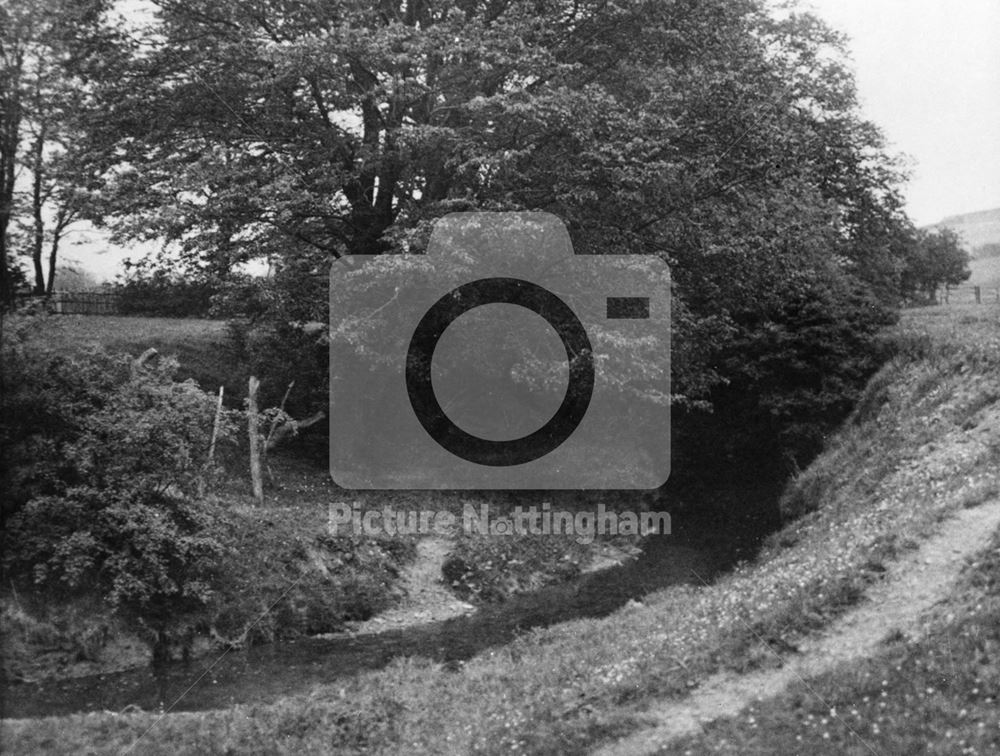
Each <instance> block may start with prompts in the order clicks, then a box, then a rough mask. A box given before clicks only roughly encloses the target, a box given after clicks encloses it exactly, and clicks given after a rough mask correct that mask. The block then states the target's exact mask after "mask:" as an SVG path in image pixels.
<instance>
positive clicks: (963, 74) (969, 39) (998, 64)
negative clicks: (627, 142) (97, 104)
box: [66, 0, 1000, 280]
mask: <svg viewBox="0 0 1000 756" xmlns="http://www.w3.org/2000/svg"><path fill="white" fill-rule="evenodd" d="M800 1H801V4H802V7H803V8H805V9H810V10H813V11H814V12H815V13H816V14H817V15H819V16H820V17H821V18H823V19H824V20H825V21H826V22H827V23H828V24H829V25H830V26H832V27H833V28H835V29H837V30H839V31H842V32H844V33H845V34H847V35H848V37H849V38H850V42H849V45H848V46H849V49H850V50H851V54H852V59H853V63H854V70H855V76H856V80H857V84H858V93H859V96H860V99H861V107H862V112H863V114H864V115H865V117H867V118H868V120H871V121H873V122H874V123H876V124H877V125H879V126H880V127H881V128H882V130H883V132H884V133H885V135H886V137H887V139H888V141H889V145H890V149H891V151H893V152H895V153H901V154H903V155H906V156H907V158H908V162H909V165H910V171H911V180H910V182H909V184H908V185H907V186H906V188H905V190H904V197H905V198H906V209H907V212H908V213H909V215H910V217H911V218H912V219H913V220H914V221H915V222H916V223H917V225H919V226H923V225H928V224H931V223H936V222H937V221H940V220H942V219H944V218H945V217H947V216H950V215H956V214H960V213H968V212H974V211H976V210H987V209H990V208H995V207H1000V0H800ZM73 240H74V241H77V242H80V243H79V244H78V245H77V246H75V247H71V248H70V249H67V250H66V257H67V258H76V259H77V260H78V261H79V263H80V265H81V267H83V268H85V269H87V270H89V271H91V272H93V273H94V274H96V275H97V276H98V277H99V278H102V279H108V280H110V279H112V278H114V276H115V275H116V274H117V273H118V272H120V263H121V260H122V259H123V258H124V257H125V256H126V254H127V252H125V251H122V250H115V249H108V247H107V245H106V243H104V241H103V239H101V237H100V235H97V234H95V233H94V232H92V231H79V232H78V233H77V234H76V235H75V236H74V238H73ZM97 250H102V252H101V253H98V252H97Z"/></svg>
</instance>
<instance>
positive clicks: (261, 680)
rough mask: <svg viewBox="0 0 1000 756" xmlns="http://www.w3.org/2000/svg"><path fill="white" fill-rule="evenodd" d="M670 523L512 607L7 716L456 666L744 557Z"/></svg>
mask: <svg viewBox="0 0 1000 756" xmlns="http://www.w3.org/2000/svg"><path fill="white" fill-rule="evenodd" d="M678 525H680V523H679V522H678V521H677V519H675V520H674V526H675V528H674V535H671V536H661V537H657V536H653V537H649V538H648V539H647V541H646V543H645V544H644V550H643V553H642V554H641V555H640V556H639V557H638V558H636V559H634V560H631V561H629V562H626V563H625V564H622V565H620V566H617V567H612V568H609V569H605V570H602V571H600V572H594V573H589V574H585V575H582V576H580V577H578V578H576V579H574V580H572V581H569V582H566V583H562V584H559V585H553V586H549V587H546V588H543V589H541V590H538V591H536V592H533V593H528V594H522V595H518V596H515V597H512V598H511V599H509V600H508V601H506V602H505V603H503V604H498V605H489V606H485V607H482V608H480V609H479V610H477V611H476V612H475V613H473V614H470V615H467V616H463V617H456V618H453V619H449V620H446V621H442V622H433V623H428V624H423V625H416V626H410V627H405V628H402V629H398V630H391V631H387V632H382V633H377V634H367V635H354V636H348V635H345V636H337V637H332V638H322V639H321V638H306V639H300V640H297V641H288V642H279V643H272V644H268V645H264V646H258V647H254V648H250V649H247V650H240V651H230V652H228V653H225V654H223V653H221V652H220V653H219V654H218V655H214V656H208V657H202V658H198V659H195V660H192V661H189V662H172V663H169V664H167V665H164V666H162V667H160V668H158V669H153V668H150V667H147V668H141V669H133V670H128V671H124V672H116V673H109V674H103V675H93V676H89V677H78V678H72V679H65V680H45V681H41V682H35V683H5V684H4V689H3V716H4V717H8V718H22V717H41V716H58V715H65V714H71V713H74V712H83V711H101V710H108V711H115V712H117V711H122V710H123V709H125V708H126V707H139V708H141V709H144V710H147V711H158V710H163V709H169V710H171V711H198V710H206V709H220V708H226V707H230V706H233V705H234V704H243V703H263V702H268V701H273V700H275V699H277V698H279V697H281V696H287V695H290V694H295V693H306V692H308V691H309V690H310V689H311V688H312V687H313V686H314V685H320V684H328V683H331V682H334V681H336V680H337V679H340V678H344V677H347V676H350V675H355V674H358V673H359V672H362V671H365V670H372V669H378V668H380V667H383V666H385V665H386V664H388V663H389V662H390V661H391V660H392V659H393V658H395V657H399V656H421V657H426V658H430V659H433V660H435V661H438V662H443V663H453V664H454V663H457V662H461V661H463V660H466V659H469V658H471V657H472V656H474V655H476V654H478V653H480V652H482V651H484V650H486V649H489V648H491V647H496V646H500V645H503V644H505V643H509V642H511V641H512V640H514V639H515V638H517V637H518V636H519V635H521V634H524V633H526V632H527V631H529V630H532V629H533V628H539V627H546V626H549V625H553V624H556V623H558V622H565V621H567V620H571V619H576V618H582V617H601V616H604V615H607V614H610V613H611V612H613V611H615V610H616V609H618V608H619V607H621V606H622V605H624V604H625V603H626V602H628V601H629V600H630V599H641V598H642V596H644V595H646V594H648V593H651V592H653V591H656V590H659V589H662V588H665V587H667V586H670V585H677V584H682V583H688V584H694V585H700V584H702V581H711V580H712V579H713V578H714V577H716V576H717V575H719V574H720V572H722V571H725V570H726V569H728V568H729V567H731V566H732V564H733V563H734V561H735V560H736V559H737V558H739V557H743V556H746V554H745V553H739V552H738V551H737V549H736V548H734V546H733V545H732V544H726V543H720V542H718V541H715V542H713V541H711V540H707V539H706V538H704V537H701V538H699V537H697V533H696V532H695V531H701V532H702V533H703V534H706V533H709V532H712V531H714V532H716V533H717V532H719V531H718V530H717V529H715V528H713V527H712V526H711V524H710V523H698V524H697V525H694V524H691V525H689V527H688V528H687V533H685V532H683V530H679V529H678V528H677V526H678Z"/></svg>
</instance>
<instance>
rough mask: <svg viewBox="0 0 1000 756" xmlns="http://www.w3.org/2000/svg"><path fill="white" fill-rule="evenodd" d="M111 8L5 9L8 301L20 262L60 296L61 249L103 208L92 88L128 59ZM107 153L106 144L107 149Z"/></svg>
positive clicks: (3, 160) (2, 87) (0, 18)
mask: <svg viewBox="0 0 1000 756" xmlns="http://www.w3.org/2000/svg"><path fill="white" fill-rule="evenodd" d="M111 5H112V4H111V3H110V2H107V0H83V1H80V0H41V1H37V0H29V1H25V0H11V2H8V3H5V4H4V6H3V8H0V261H2V263H3V265H2V266H0V300H2V301H3V302H4V303H6V302H8V301H9V299H10V297H11V296H12V294H13V291H14V285H15V284H16V283H17V282H16V280H15V279H13V278H11V277H10V276H9V273H10V270H9V267H8V266H9V265H10V260H9V258H12V257H13V256H14V255H24V256H26V257H29V258H30V260H31V263H32V268H33V291H34V293H35V294H46V293H51V292H52V291H53V290H54V284H55V279H56V274H57V270H58V268H57V261H58V254H59V249H60V244H61V242H62V240H63V237H64V236H65V234H66V233H67V231H68V229H69V227H70V226H71V225H72V224H73V223H75V222H76V221H78V220H81V219H82V218H83V215H84V212H85V210H86V208H88V207H89V206H90V205H91V204H92V203H93V202H94V201H95V192H96V190H97V188H98V177H99V175H100V173H101V172H102V170H103V169H104V167H106V162H105V158H107V157H108V153H107V152H106V151H105V150H103V149H102V146H101V145H99V144H98V143H97V142H94V141H90V140H87V139H85V138H84V131H85V129H86V126H85V122H86V121H87V120H88V119H90V118H93V117H99V116H98V113H97V106H96V104H95V102H94V100H93V98H92V95H93V94H94V86H93V82H94V80H95V78H99V77H100V76H113V75H114V74H113V73H111V72H112V71H113V70H115V68H116V66H117V65H118V64H119V63H120V62H121V61H122V60H123V54H124V52H125V48H124V47H123V45H122V37H121V36H120V35H119V34H118V33H117V32H114V31H113V30H112V26H111V25H109V23H108V19H107V13H108V11H109V9H110V7H111ZM103 146H106V145H103Z"/></svg>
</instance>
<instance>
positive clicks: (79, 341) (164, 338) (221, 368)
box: [44, 315, 246, 396]
mask: <svg viewBox="0 0 1000 756" xmlns="http://www.w3.org/2000/svg"><path fill="white" fill-rule="evenodd" d="M44 331H45V339H46V343H47V344H48V345H49V346H50V347H51V348H53V349H57V350H65V351H71V350H74V349H80V348H81V347H86V346H89V345H97V346H102V347H104V348H105V349H107V350H108V351H110V352H119V351H121V352H127V353H129V354H131V355H133V356H135V357H138V356H139V355H140V354H142V353H143V352H144V351H145V350H146V349H148V348H149V347H153V348H155V349H156V350H157V351H158V352H160V353H161V354H163V355H169V354H173V355H176V356H177V359H178V361H179V362H180V364H181V373H180V374H179V376H178V377H179V378H181V379H182V380H183V379H185V378H194V379H195V380H197V381H198V383H199V384H200V385H201V387H202V388H204V389H205V390H206V391H213V390H217V389H218V387H219V386H220V385H222V384H225V385H226V391H227V392H229V393H232V392H233V391H238V392H239V393H238V395H240V396H242V395H243V394H245V393H246V386H245V385H243V381H242V380H240V381H238V380H237V375H236V374H234V370H233V367H234V366H233V363H232V360H231V359H230V356H231V355H230V353H229V350H228V348H227V345H226V323H225V321H222V320H202V319H198V318H141V317H126V316H123V315H58V316H55V315H54V316H51V317H48V318H46V319H45V324H44ZM240 377H242V376H240Z"/></svg>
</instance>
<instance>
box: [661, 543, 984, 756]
mask: <svg viewBox="0 0 1000 756" xmlns="http://www.w3.org/2000/svg"><path fill="white" fill-rule="evenodd" d="M998 654H1000V534H998V535H997V536H995V537H994V539H993V542H992V544H991V546H990V548H989V549H988V550H987V551H986V552H985V553H983V554H982V555H981V556H980V558H979V559H977V560H976V561H974V562H973V563H972V564H971V565H969V567H968V569H967V570H966V573H965V575H964V578H963V580H962V584H961V585H960V586H959V588H958V590H957V592H956V594H955V595H954V596H953V597H952V598H951V599H950V600H949V602H948V603H947V605H945V606H943V607H941V608H940V609H939V610H938V612H937V614H936V616H935V618H934V619H933V621H932V622H931V626H930V628H929V630H928V632H927V634H926V635H925V636H924V637H922V638H921V639H920V640H917V641H913V640H911V639H909V638H907V637H905V636H902V635H901V634H896V635H895V636H893V637H890V639H889V642H888V644H887V647H886V648H885V649H884V650H883V652H882V653H880V654H879V655H878V656H876V657H874V658H872V659H869V660H866V661H864V662H862V663H860V664H857V665H852V666H851V667H849V668H847V669H840V670H837V671H834V672H832V673H829V674H825V675H822V676H820V677H817V678H814V679H811V680H809V681H808V683H805V682H803V683H800V684H797V685H795V686H793V687H792V688H791V689H789V690H788V691H787V692H786V693H784V694H783V695H781V696H778V697H777V698H775V699H772V700H769V701H766V702H763V703H759V704H755V705H752V706H750V707H748V708H747V709H746V710H745V711H742V712H740V713H739V715H738V716H734V717H729V718H726V719H723V720H718V721H716V722H713V723H712V724H710V725H708V726H707V727H706V729H705V732H704V733H703V734H702V735H699V736H697V737H692V738H688V739H686V740H684V741H679V742H677V743H674V744H673V746H672V752H673V753H679V754H681V753H682V754H703V753H705V754H707V753H710V754H749V753H813V754H870V753H875V754H896V753H900V754H902V753H927V754H989V753H997V752H1000V715H998V712H1000V665H998V664H997V663H996V660H997V656H998Z"/></svg>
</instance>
